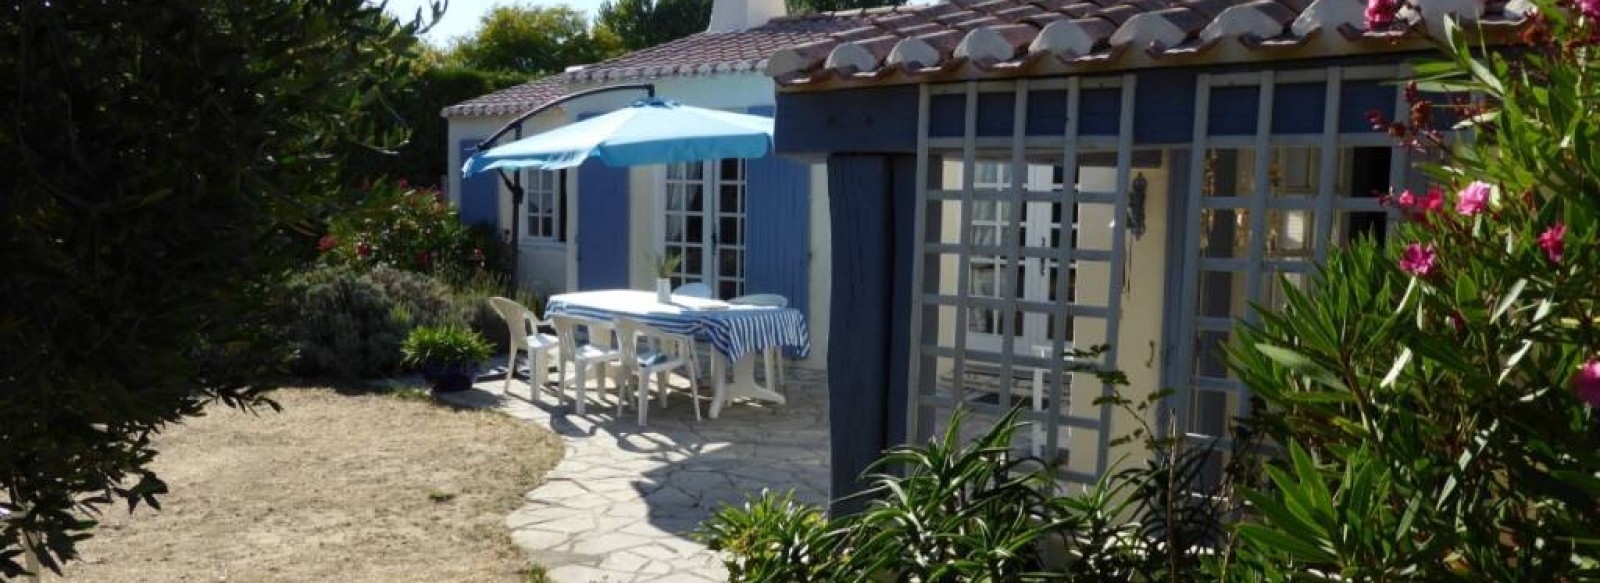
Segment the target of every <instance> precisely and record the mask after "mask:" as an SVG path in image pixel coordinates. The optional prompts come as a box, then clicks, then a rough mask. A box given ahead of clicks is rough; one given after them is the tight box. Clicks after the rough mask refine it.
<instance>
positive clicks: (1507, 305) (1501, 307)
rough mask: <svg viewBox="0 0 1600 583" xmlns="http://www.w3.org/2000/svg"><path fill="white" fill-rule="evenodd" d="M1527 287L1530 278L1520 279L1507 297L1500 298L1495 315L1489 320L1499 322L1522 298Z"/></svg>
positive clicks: (1507, 292)
mask: <svg viewBox="0 0 1600 583" xmlns="http://www.w3.org/2000/svg"><path fill="white" fill-rule="evenodd" d="M1527 286H1528V278H1525V277H1524V278H1519V279H1518V280H1517V281H1516V283H1513V284H1511V289H1510V290H1507V291H1506V293H1505V295H1503V296H1500V301H1499V302H1498V303H1496V304H1495V306H1494V313H1493V314H1492V315H1490V316H1489V319H1490V320H1499V319H1500V316H1502V315H1504V314H1505V313H1506V310H1509V309H1511V306H1512V305H1513V304H1515V303H1516V301H1517V298H1519V297H1521V296H1522V290H1523V289H1524V288H1526V287H1527Z"/></svg>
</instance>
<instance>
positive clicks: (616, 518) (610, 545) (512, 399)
mask: <svg viewBox="0 0 1600 583" xmlns="http://www.w3.org/2000/svg"><path fill="white" fill-rule="evenodd" d="M789 372H790V374H789V378H788V381H789V382H788V395H787V396H788V399H789V403H788V404H786V405H762V404H753V403H738V404H735V405H733V406H730V407H727V408H725V409H724V410H723V411H722V416H721V418H720V419H705V420H703V421H695V419H694V413H693V412H692V411H691V410H690V408H689V406H688V405H689V399H688V398H687V397H685V396H684V393H681V392H680V393H674V394H673V395H672V396H671V397H670V402H669V405H668V407H667V408H666V409H661V408H660V406H659V404H653V405H652V407H651V410H650V418H649V426H648V427H645V428H643V429H641V428H640V427H639V426H638V425H637V424H636V423H635V412H634V411H633V410H632V409H629V410H628V411H627V412H626V413H625V414H624V415H623V417H622V418H621V419H620V420H619V419H617V418H616V416H615V410H614V407H613V406H597V403H594V402H591V403H590V404H589V406H588V408H587V414H585V415H582V416H579V415H575V414H572V413H570V407H569V406H568V405H566V404H559V405H558V404H557V403H556V400H555V396H554V394H552V393H550V392H545V393H543V394H541V395H540V397H539V399H538V400H535V401H532V402H530V401H529V400H528V398H527V397H528V385H527V384H526V383H523V382H521V381H514V382H513V383H512V385H511V386H512V389H511V393H512V395H511V396H509V397H508V396H505V395H502V394H501V392H500V389H501V387H502V386H503V384H504V381H503V380H502V381H488V382H482V383H479V384H478V385H477V386H476V387H474V388H473V390H471V391H466V392H463V393H457V394H453V395H446V396H445V397H444V399H445V400H446V401H448V402H450V403H451V404H454V405H457V406H463V407H476V408H489V407H492V408H495V409H498V410H500V411H502V412H504V413H506V414H507V415H510V416H512V417H515V418H517V419H522V420H525V421H527V422H529V423H535V424H538V425H540V426H542V427H546V428H549V429H550V430H551V431H553V432H555V433H556V434H557V435H560V436H562V439H563V441H564V442H565V444H566V457H565V458H564V459H563V460H562V461H561V463H560V464H559V465H557V466H556V468H555V469H554V470H552V471H551V472H550V474H549V475H548V476H547V479H546V481H545V483H543V484H541V485H540V486H539V487H537V488H534V489H533V490H531V491H529V492H528V493H527V495H526V499H527V504H526V505H524V506H523V507H521V508H519V509H518V510H516V511H515V512H512V513H511V515H510V516H507V517H506V526H507V527H508V528H510V529H511V538H512V541H513V542H515V543H516V544H517V545H518V546H519V547H521V548H523V549H526V550H527V551H528V553H529V554H530V556H531V557H532V558H533V560H535V561H536V562H538V563H540V564H542V565H544V566H545V567H546V568H547V569H548V575H549V577H550V579H551V580H552V581H555V582H556V583H591V582H595V581H604V582H607V583H630V582H635V581H641V582H642V581H652V582H662V583H670V582H674V581H682V582H705V581H726V580H727V578H728V577H727V572H726V571H725V570H724V569H723V567H722V564H721V561H720V560H719V558H718V557H717V556H716V553H713V552H711V551H709V550H707V549H706V547H705V545H702V544H700V543H699V542H697V541H695V540H694V539H693V538H691V536H690V534H691V533H692V532H693V531H694V530H695V528H696V527H697V526H698V525H699V523H700V522H701V521H703V520H704V519H706V518H707V517H709V516H710V515H711V513H712V512H714V511H715V510H716V509H717V508H718V507H719V506H720V505H721V504H723V503H728V504H740V503H742V502H743V501H744V499H745V497H746V496H747V495H755V494H757V493H759V492H760V491H761V490H762V489H771V490H773V491H784V490H788V489H794V490H795V494H796V497H797V498H798V499H800V500H802V501H805V502H808V503H813V504H823V503H825V502H826V501H827V499H828V449H829V442H828V408H827V386H826V384H825V381H824V380H823V378H822V375H821V374H820V373H818V372H816V371H808V370H804V369H791V370H790V371H789ZM708 393H709V391H708V390H704V389H702V394H708ZM592 394H593V393H592V392H591V395H592ZM608 398H609V394H608ZM702 414H703V412H702Z"/></svg>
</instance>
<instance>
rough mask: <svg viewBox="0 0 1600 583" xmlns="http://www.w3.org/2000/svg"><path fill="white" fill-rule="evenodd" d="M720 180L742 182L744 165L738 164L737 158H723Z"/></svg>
mask: <svg viewBox="0 0 1600 583" xmlns="http://www.w3.org/2000/svg"><path fill="white" fill-rule="evenodd" d="M722 179H723V180H743V179H744V164H740V163H739V159H738V158H724V159H723V160H722Z"/></svg>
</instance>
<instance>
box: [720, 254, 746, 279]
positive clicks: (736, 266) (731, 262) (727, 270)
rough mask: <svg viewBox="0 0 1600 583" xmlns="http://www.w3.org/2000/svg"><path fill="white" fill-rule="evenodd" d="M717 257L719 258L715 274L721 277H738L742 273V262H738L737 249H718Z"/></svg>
mask: <svg viewBox="0 0 1600 583" xmlns="http://www.w3.org/2000/svg"><path fill="white" fill-rule="evenodd" d="M717 255H718V256H719V258H720V262H719V264H718V265H717V273H718V274H719V275H721V276H722V277H739V276H740V274H741V273H742V272H743V271H744V270H743V269H741V268H742V267H743V262H742V261H740V257H739V255H740V254H739V250H738V249H728V248H723V249H719V250H718V251H717Z"/></svg>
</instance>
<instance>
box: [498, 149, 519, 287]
mask: <svg viewBox="0 0 1600 583" xmlns="http://www.w3.org/2000/svg"><path fill="white" fill-rule="evenodd" d="M495 172H498V173H499V174H500V181H501V182H504V183H505V185H506V188H509V189H511V240H510V241H509V242H508V243H509V244H510V245H511V277H510V278H509V280H508V281H507V282H506V287H507V288H508V289H507V290H506V291H507V292H508V294H509V297H512V298H515V297H517V288H518V287H519V285H518V284H519V283H520V280H518V279H517V267H518V266H520V265H521V259H520V255H521V254H522V245H519V244H517V243H518V242H517V239H518V235H520V234H521V233H522V212H521V211H522V193H523V190H522V175H521V174H520V173H519V174H513V175H512V176H511V177H510V178H507V177H506V172H505V171H504V170H495Z"/></svg>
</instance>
